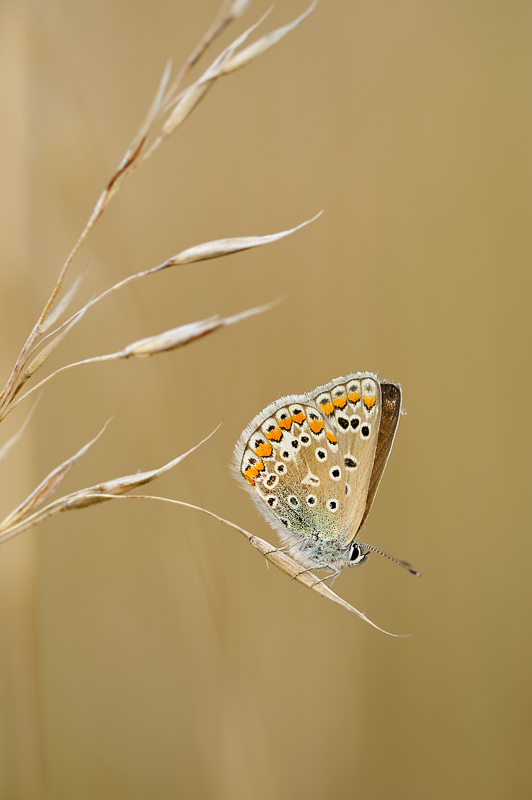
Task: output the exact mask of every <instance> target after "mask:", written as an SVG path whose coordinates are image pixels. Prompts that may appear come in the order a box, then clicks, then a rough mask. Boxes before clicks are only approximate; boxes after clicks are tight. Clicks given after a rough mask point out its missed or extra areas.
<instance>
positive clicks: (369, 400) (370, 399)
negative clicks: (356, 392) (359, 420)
mask: <svg viewBox="0 0 532 800" xmlns="http://www.w3.org/2000/svg"><path fill="white" fill-rule="evenodd" d="M376 402H377V398H376V397H375V395H373V396H372V397H366V396H364V405H365V406H366V408H367V409H368V411H369V410H370V409H371V408H373V406H374V405H375V403H376Z"/></svg>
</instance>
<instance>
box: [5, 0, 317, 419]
mask: <svg viewBox="0 0 532 800" xmlns="http://www.w3.org/2000/svg"><path fill="white" fill-rule="evenodd" d="M247 5H248V3H247V2H246V0H233V2H224V3H223V4H222V6H221V9H220V11H219V13H218V15H217V17H216V19H215V21H214V23H213V25H212V26H211V28H210V29H209V31H208V32H207V34H206V35H205V36H204V37H203V39H202V40H201V42H200V43H199V45H198V46H197V47H196V48H195V49H194V51H193V52H192V54H191V56H189V58H188V59H187V60H186V61H185V64H184V65H183V67H182V68H181V70H180V71H179V73H178V75H177V77H176V79H175V80H174V81H173V83H172V84H171V86H170V88H169V82H170V73H171V65H170V64H168V65H167V66H166V68H165V70H164V73H163V76H162V79H161V82H160V84H159V87H158V90H157V92H156V95H155V98H154V100H153V102H152V105H151V107H150V109H149V111H148V114H147V115H146V118H145V120H144V122H143V123H142V125H141V126H140V128H139V130H138V132H137V134H136V135H135V137H134V138H133V141H132V142H131V144H130V146H129V147H128V149H127V150H126V153H125V155H124V157H123V158H122V160H121V162H120V164H119V166H118V168H117V170H116V171H115V172H114V174H113V175H112V177H111V179H110V180H109V181H108V183H107V186H106V187H105V189H104V190H103V192H102V193H101V195H100V197H99V198H98V200H97V202H96V205H95V206H94V209H93V211H92V213H91V215H90V217H89V220H88V222H87V223H86V225H85V227H84V229H83V231H82V233H81V235H80V236H79V238H78V240H77V242H76V243H75V245H74V247H73V248H72V251H71V252H70V254H69V256H68V258H67V259H66V261H65V264H64V265H63V267H62V269H61V271H60V273H59V277H58V279H57V281H56V284H55V286H54V289H53V291H52V293H51V295H50V297H49V299H48V301H47V303H46V304H45V307H44V309H43V311H42V313H41V315H40V317H39V320H38V321H37V323H36V325H35V326H34V328H33V330H32V331H31V333H30V335H29V337H28V339H27V340H26V342H25V344H24V347H23V348H22V350H21V352H20V354H19V356H18V358H17V360H16V363H15V366H14V368H13V371H12V373H11V375H10V377H9V379H8V382H7V384H6V386H5V388H4V389H3V390H2V392H1V393H0V421H1V419H2V418H3V417H4V416H5V412H6V409H7V408H8V407H9V405H10V404H11V402H12V401H13V398H14V397H16V395H17V394H18V392H19V391H20V388H21V387H22V385H23V384H24V383H25V381H26V380H27V379H28V377H29V376H30V375H31V374H32V373H34V372H35V371H36V370H37V369H39V367H40V366H42V364H43V363H44V362H45V360H46V358H47V357H48V355H49V354H50V353H51V352H52V350H53V349H55V348H52V347H50V348H49V349H48V350H47V351H46V354H45V356H44V357H41V358H38V359H37V360H35V359H34V360H33V361H32V365H31V366H32V370H31V371H30V372H29V374H28V370H27V364H28V358H29V357H30V354H31V353H33V351H34V349H35V345H36V343H37V342H38V341H39V339H40V337H41V336H42V333H43V332H44V331H45V330H46V329H47V328H48V327H50V326H51V324H53V322H55V320H56V319H57V318H58V316H59V314H60V313H62V312H63V311H64V307H65V304H64V305H63V306H61V307H57V308H56V310H55V312H52V308H53V306H54V305H55V303H56V300H57V298H58V295H59V292H60V291H61V288H62V285H63V281H64V278H65V276H66V273H67V270H68V268H69V266H70V264H71V263H72V261H73V259H74V257H75V255H76V254H77V252H78V251H79V249H80V247H81V245H82V244H83V242H84V241H85V239H86V238H87V236H88V234H89V232H90V231H91V230H92V228H93V227H94V225H95V224H96V222H97V221H98V219H99V218H100V216H101V215H102V213H103V211H104V210H105V208H106V207H107V205H108V204H109V202H110V201H111V199H112V197H113V196H114V195H115V194H116V192H117V191H118V189H119V188H120V186H121V185H122V183H123V181H124V179H125V178H126V177H127V176H128V175H130V174H131V173H132V172H133V170H134V169H136V168H137V167H139V166H140V165H141V164H142V163H144V161H145V160H146V159H147V158H148V157H149V156H150V155H151V154H152V153H153V152H154V151H155V150H156V149H157V148H158V147H159V145H160V144H162V142H163V141H164V140H165V139H167V138H168V137H169V136H170V135H171V134H172V133H173V132H174V131H175V130H176V129H177V128H178V127H179V126H180V125H181V124H182V123H183V122H184V121H185V119H186V118H187V117H188V116H189V114H190V113H191V111H192V110H193V109H194V108H195V106H196V105H197V103H198V102H199V100H200V99H201V98H202V97H203V95H204V94H205V92H206V91H207V89H208V88H210V87H211V86H212V85H213V84H214V82H215V81H216V80H217V79H218V78H220V77H222V76H223V75H226V74H229V73H230V72H234V71H235V69H238V68H240V67H242V66H245V64H247V63H250V62H251V61H252V60H253V59H255V58H257V57H258V56H259V55H261V54H262V53H264V52H265V51H266V50H267V49H269V48H270V47H272V46H273V45H274V44H275V43H276V42H278V41H279V40H280V39H281V38H283V37H284V36H285V35H286V34H287V33H289V32H290V31H291V30H293V29H294V28H295V27H296V26H297V25H299V23H300V22H302V21H303V19H305V17H306V16H308V14H309V13H310V12H311V11H312V10H313V8H314V4H313V5H312V6H311V7H310V8H309V9H308V11H307V12H305V13H304V14H303V15H301V16H300V17H298V18H297V20H294V22H292V23H290V24H289V25H285V26H284V27H282V28H279V29H278V30H276V31H273V32H272V33H270V34H267V35H266V36H264V37H262V39H259V40H258V42H256V43H255V44H254V45H251V46H250V47H248V48H246V49H245V50H243V51H241V52H240V53H239V54H238V55H235V53H236V51H237V50H238V48H239V47H241V46H242V44H243V43H244V42H245V41H246V39H247V38H248V37H249V35H250V34H251V33H252V32H253V31H254V30H255V28H256V27H257V26H258V25H259V24H260V23H261V22H262V21H263V19H264V17H263V18H262V19H261V20H259V22H258V23H257V24H256V25H254V26H252V27H251V28H249V29H248V30H247V31H245V32H244V33H243V34H241V35H240V36H239V37H237V39H235V41H234V42H233V43H232V44H231V45H229V46H228V47H226V48H225V50H223V51H222V53H221V54H220V55H219V56H218V57H217V58H215V59H214V61H213V62H212V63H211V65H210V66H209V67H208V68H207V70H206V71H205V72H204V73H203V75H201V76H200V78H198V79H197V80H196V81H194V82H193V83H192V84H191V85H190V86H188V87H187V88H186V89H185V90H183V91H181V92H179V93H178V87H179V85H180V84H181V82H182V80H183V79H184V77H185V76H186V75H187V74H188V72H189V70H190V69H191V68H192V67H193V66H194V65H195V64H196V63H197V61H198V60H199V58H200V57H201V56H202V55H203V54H204V52H205V51H206V50H207V49H208V47H210V45H211V44H212V43H213V42H214V41H215V40H216V39H217V38H218V37H219V35H220V34H221V33H222V32H223V30H224V29H225V28H226V27H227V25H228V24H229V23H230V22H232V21H233V20H234V19H236V18H237V17H239V16H241V14H242V13H243V12H244V11H245V9H246V7H247ZM235 59H236V60H235ZM157 131H158V132H157ZM250 246H255V245H250ZM242 249H245V248H242ZM220 255H223V253H220ZM208 257H210V258H214V257H215V255H211V256H208ZM196 260H199V259H196ZM171 263H172V260H171V259H170V260H169V262H166V263H165V265H164V266H170V265H171ZM175 263H178V262H175ZM184 263H186V262H184ZM161 268H163V267H162V266H161ZM74 291H75V288H74V289H73V291H72V294H73V292H74ZM69 299H70V297H68V298H67V302H68V300H69ZM51 314H53V316H52V319H51V320H50V318H49V317H50V315H51ZM59 343H60V340H59V341H58V342H57V343H56V346H57V345H58V344H59Z"/></svg>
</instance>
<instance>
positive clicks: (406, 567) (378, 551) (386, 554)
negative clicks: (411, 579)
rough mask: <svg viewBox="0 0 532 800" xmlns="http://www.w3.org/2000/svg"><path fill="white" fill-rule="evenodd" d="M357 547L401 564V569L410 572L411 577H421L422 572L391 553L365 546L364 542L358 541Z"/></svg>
mask: <svg viewBox="0 0 532 800" xmlns="http://www.w3.org/2000/svg"><path fill="white" fill-rule="evenodd" d="M357 545H358V546H359V547H365V548H366V550H371V551H372V552H373V553H378V554H379V555H380V556H384V558H389V559H390V561H393V562H394V564H399V566H400V567H403V569H406V570H408V572H410V574H411V575H415V576H416V578H420V577H421V572H418V571H417V570H415V569H413V568H412V567H411V566H410V564H409V563H408V562H407V561H401V559H400V558H396V557H395V556H392V555H390V553H385V552H384V550H379V548H378V547H375V546H374V545H372V544H364V542H359V541H357Z"/></svg>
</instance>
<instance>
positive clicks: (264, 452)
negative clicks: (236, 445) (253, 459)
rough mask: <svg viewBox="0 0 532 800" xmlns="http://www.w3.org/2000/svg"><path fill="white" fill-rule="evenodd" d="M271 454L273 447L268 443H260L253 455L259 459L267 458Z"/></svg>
mask: <svg viewBox="0 0 532 800" xmlns="http://www.w3.org/2000/svg"><path fill="white" fill-rule="evenodd" d="M272 452H273V447H272V446H271V444H270V443H269V442H262V443H261V444H260V445H259V446H258V447H257V449H256V450H255V453H256V454H257V455H258V456H260V457H261V458H268V456H271V454H272Z"/></svg>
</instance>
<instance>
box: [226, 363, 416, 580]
mask: <svg viewBox="0 0 532 800" xmlns="http://www.w3.org/2000/svg"><path fill="white" fill-rule="evenodd" d="M400 413H401V387H400V386H399V385H398V384H396V383H392V382H391V381H380V380H379V379H378V378H377V376H376V375H374V374H372V373H370V372H358V373H353V374H351V375H347V376H345V377H341V378H336V379H335V380H333V381H331V382H330V383H328V384H326V385H325V386H318V388H317V389H315V390H314V391H312V392H309V393H308V394H302V395H288V396H287V397H282V398H280V399H279V400H277V401H275V402H274V403H270V405H269V406H267V407H266V408H265V409H264V411H261V413H260V414H258V415H257V416H256V417H255V418H254V419H253V420H252V421H251V422H250V424H249V425H248V426H247V427H246V428H245V430H244V431H243V432H242V435H241V436H240V439H239V440H238V442H237V444H236V447H235V450H234V468H235V473H236V477H237V479H238V480H239V481H240V482H241V483H242V485H244V486H245V488H247V489H248V491H249V492H250V494H251V496H252V497H253V500H254V501H255V503H256V505H257V507H258V508H259V510H260V511H261V512H262V514H264V516H265V517H266V519H267V520H268V522H269V523H270V524H271V526H272V527H273V528H274V529H275V530H276V531H277V532H278V534H279V536H280V538H281V541H282V542H283V545H285V546H286V547H287V550H288V552H289V553H290V555H291V556H292V557H293V558H294V559H295V560H296V561H298V563H300V564H301V565H302V566H303V567H305V568H320V567H322V568H328V569H329V570H331V571H333V572H335V573H337V572H339V570H340V569H342V568H343V567H345V566H354V565H356V564H360V563H363V562H364V561H365V560H366V558H367V553H365V552H363V550H362V548H360V547H358V546H357V544H356V537H357V535H358V532H359V531H360V528H361V527H362V525H363V524H364V522H365V520H366V518H367V516H368V514H369V511H370V509H371V506H372V503H373V501H374V499H375V495H376V493H377V489H378V486H379V483H380V480H381V478H382V475H383V472H384V469H385V467H386V463H387V461H388V457H389V455H390V451H391V448H392V445H393V440H394V437H395V432H396V429H397V424H398V422H399V416H400Z"/></svg>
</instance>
